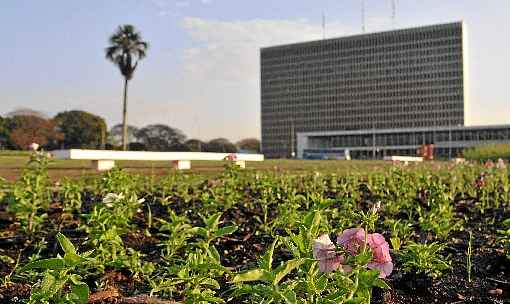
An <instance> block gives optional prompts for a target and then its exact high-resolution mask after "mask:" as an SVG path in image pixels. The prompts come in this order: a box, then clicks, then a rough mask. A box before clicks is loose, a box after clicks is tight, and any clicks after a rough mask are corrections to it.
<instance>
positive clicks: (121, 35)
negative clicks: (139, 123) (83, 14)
mask: <svg viewBox="0 0 510 304" xmlns="http://www.w3.org/2000/svg"><path fill="white" fill-rule="evenodd" d="M148 48H149V43H147V42H146V41H143V40H142V36H141V34H140V33H139V32H138V31H136V29H135V27H134V26H132V25H130V24H125V25H122V26H119V28H118V29H117V31H116V32H115V33H113V34H112V36H111V37H110V46H108V47H107V48H106V50H105V51H106V59H108V60H110V61H112V62H113V63H114V64H115V65H117V66H118V67H119V70H120V73H121V74H122V76H124V108H123V111H122V149H123V150H126V149H127V88H128V81H129V80H131V79H132V78H133V74H134V73H135V70H136V67H137V66H138V61H140V60H142V59H143V58H145V56H146V53H147V49H148Z"/></svg>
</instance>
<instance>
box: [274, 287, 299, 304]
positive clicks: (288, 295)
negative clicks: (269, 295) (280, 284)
mask: <svg viewBox="0 0 510 304" xmlns="http://www.w3.org/2000/svg"><path fill="white" fill-rule="evenodd" d="M278 294H279V295H280V296H281V297H282V298H283V299H284V300H285V303H287V304H296V303H297V300H296V293H295V292H294V291H292V290H286V291H285V292H279V293H278Z"/></svg>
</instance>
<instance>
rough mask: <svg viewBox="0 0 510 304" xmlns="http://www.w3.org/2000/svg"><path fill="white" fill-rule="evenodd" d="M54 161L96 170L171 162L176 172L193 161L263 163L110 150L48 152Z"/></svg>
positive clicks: (256, 157)
mask: <svg viewBox="0 0 510 304" xmlns="http://www.w3.org/2000/svg"><path fill="white" fill-rule="evenodd" d="M50 153H51V155H52V156H53V158H55V159H82V160H91V161H92V166H93V167H94V168H95V169H96V170H98V171H103V170H109V169H111V168H113V167H114V166H115V161H116V160H141V161H171V162H172V164H173V167H174V168H176V169H178V170H184V169H190V168H191V161H193V160H216V161H221V160H230V161H234V162H235V163H236V164H237V165H238V166H239V167H241V168H244V167H245V166H246V163H245V162H247V161H263V160H264V155H263V154H243V153H212V152H146V151H112V150H83V149H70V150H56V151H52V152H50Z"/></svg>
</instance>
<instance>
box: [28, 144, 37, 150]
mask: <svg viewBox="0 0 510 304" xmlns="http://www.w3.org/2000/svg"><path fill="white" fill-rule="evenodd" d="M28 148H29V149H30V150H33V151H37V149H39V144H37V143H35V142H34V143H31V144H30V145H28Z"/></svg>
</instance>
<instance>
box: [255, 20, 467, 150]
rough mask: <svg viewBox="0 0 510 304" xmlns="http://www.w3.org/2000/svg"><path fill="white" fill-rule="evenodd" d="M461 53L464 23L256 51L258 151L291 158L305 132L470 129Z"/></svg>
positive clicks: (465, 74)
mask: <svg viewBox="0 0 510 304" xmlns="http://www.w3.org/2000/svg"><path fill="white" fill-rule="evenodd" d="M466 50H467V49H466V31H465V26H464V23H463V22H455V23H448V24H440V25H432V26H424V27H418V28H411V29H403V30H395V31H389V32H382V33H373V34H363V35H355V36H349V37H343V38H335V39H325V40H319V41H312V42H305V43H297V44H290V45H282V46H274V47H268V48H263V49H261V52H260V61H261V125H262V151H263V153H264V154H265V155H266V156H267V157H272V158H275V157H290V156H291V155H292V154H293V153H294V152H297V146H298V145H297V141H298V138H297V137H296V134H305V133H307V134H308V133H309V132H319V133H324V132H329V131H334V132H340V133H342V132H343V131H353V130H365V131H363V132H366V133H367V132H368V133H372V131H374V130H389V129H407V128H409V129H416V128H444V127H448V126H459V125H461V126H463V125H465V124H468V121H467V119H466V118H465V114H466V113H467V107H468V96H467V79H468V77H467V62H466ZM340 133H339V134H340ZM310 139H311V138H309V140H310ZM302 140H303V139H302V138H301V142H302Z"/></svg>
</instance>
